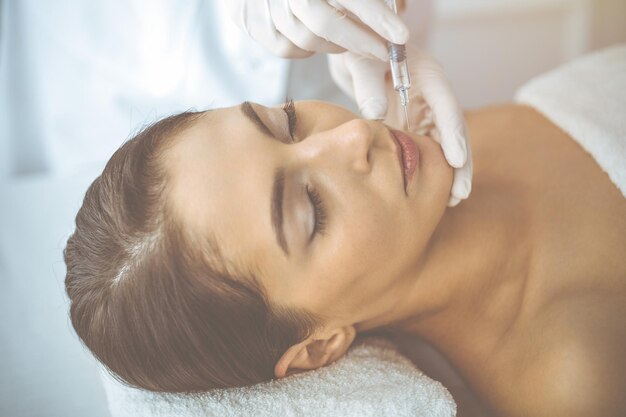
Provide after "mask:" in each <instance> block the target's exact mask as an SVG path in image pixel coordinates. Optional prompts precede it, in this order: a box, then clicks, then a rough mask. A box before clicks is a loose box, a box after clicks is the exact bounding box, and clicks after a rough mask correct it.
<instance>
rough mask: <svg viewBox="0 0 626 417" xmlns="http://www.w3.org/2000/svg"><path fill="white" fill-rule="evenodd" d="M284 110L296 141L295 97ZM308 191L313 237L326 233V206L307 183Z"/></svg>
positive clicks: (293, 138)
mask: <svg viewBox="0 0 626 417" xmlns="http://www.w3.org/2000/svg"><path fill="white" fill-rule="evenodd" d="M283 111H284V112H285V113H286V114H287V121H288V123H289V137H290V138H291V141H292V142H295V141H296V140H295V137H294V132H295V130H296V123H297V120H298V119H297V117H296V106H295V105H294V103H293V99H287V100H286V102H285V104H284V105H283ZM305 188H306V193H307V195H308V196H309V200H310V201H311V204H312V205H313V212H314V214H315V222H314V226H313V233H312V234H311V239H313V237H315V235H317V234H324V233H325V231H326V208H325V207H324V203H323V201H322V197H321V196H320V193H319V192H318V191H317V190H316V189H315V188H313V186H311V185H307V186H306V187H305Z"/></svg>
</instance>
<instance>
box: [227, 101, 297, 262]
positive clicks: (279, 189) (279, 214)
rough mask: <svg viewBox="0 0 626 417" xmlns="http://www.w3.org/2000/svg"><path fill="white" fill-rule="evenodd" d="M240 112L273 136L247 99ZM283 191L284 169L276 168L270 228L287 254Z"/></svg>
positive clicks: (268, 134) (260, 129) (262, 130)
mask: <svg viewBox="0 0 626 417" xmlns="http://www.w3.org/2000/svg"><path fill="white" fill-rule="evenodd" d="M239 108H240V109H241V112H242V113H243V114H244V115H245V116H246V117H247V118H248V119H249V120H250V121H251V122H252V123H254V124H255V126H256V127H257V129H259V131H260V132H261V133H263V134H265V135H267V136H270V137H274V136H273V135H272V133H271V132H270V130H269V129H268V128H267V126H265V124H264V123H263V122H262V121H261V119H260V118H259V115H258V114H256V112H255V111H254V109H253V108H252V105H251V104H250V102H248V101H244V102H243V103H241V106H239ZM284 191H285V170H284V169H282V168H278V169H277V170H276V172H275V173H274V183H273V185H272V200H271V204H270V216H271V218H272V228H273V229H274V234H275V235H276V242H278V246H280V248H281V249H282V250H283V252H284V253H285V255H287V256H289V248H288V247H287V239H285V229H284V228H283V195H284Z"/></svg>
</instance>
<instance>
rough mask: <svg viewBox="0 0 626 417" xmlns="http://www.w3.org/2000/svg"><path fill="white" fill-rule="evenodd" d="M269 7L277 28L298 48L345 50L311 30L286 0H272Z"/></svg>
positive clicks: (330, 50) (329, 51) (330, 51)
mask: <svg viewBox="0 0 626 417" xmlns="http://www.w3.org/2000/svg"><path fill="white" fill-rule="evenodd" d="M269 7H270V14H271V16H272V19H271V20H272V21H273V22H274V25H275V27H276V30H278V31H279V32H280V33H281V34H282V35H283V36H284V37H286V38H287V39H289V40H290V41H291V42H292V43H293V44H295V45H296V46H298V48H300V49H302V50H305V51H311V52H321V53H328V54H336V53H339V52H343V51H344V50H345V49H343V48H341V47H340V46H337V45H335V44H334V43H331V42H328V41H326V40H325V39H323V38H320V37H319V36H317V35H316V34H314V33H313V32H311V31H310V30H309V29H308V28H307V27H306V26H304V25H303V24H302V22H301V21H300V20H299V19H298V18H297V17H296V16H294V15H293V13H292V12H291V9H290V8H289V3H288V2H287V1H286V0H283V1H274V2H270V3H269ZM289 57H290V56H289ZM290 58H291V57H290Z"/></svg>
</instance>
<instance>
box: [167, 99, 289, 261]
mask: <svg viewBox="0 0 626 417" xmlns="http://www.w3.org/2000/svg"><path fill="white" fill-rule="evenodd" d="M271 151H272V143H271V142H270V141H269V140H268V139H267V138H264V137H263V135H261V133H260V132H258V130H257V129H256V128H255V127H254V125H252V123H250V121H248V120H247V119H246V118H245V117H244V116H243V115H242V113H241V111H240V110H239V108H238V107H230V108H226V109H217V110H213V111H210V112H207V113H205V114H204V115H203V116H202V117H200V118H198V120H196V121H195V122H194V123H193V124H192V125H191V126H190V127H189V128H188V129H186V130H185V131H183V132H181V133H180V134H178V135H177V137H176V138H175V140H174V143H173V145H172V146H171V148H170V149H168V150H167V152H166V153H165V156H164V161H165V167H166V172H167V175H168V197H167V198H168V204H169V205H170V206H171V207H172V209H173V210H172V211H173V212H174V215H176V216H177V217H178V220H179V221H180V222H181V223H182V224H183V225H184V227H186V228H187V230H188V231H191V232H192V233H195V234H198V235H200V237H202V236H211V237H214V238H215V239H216V240H217V242H216V243H217V244H218V247H219V248H220V250H221V253H222V255H223V257H224V258H225V259H226V260H227V261H228V262H232V263H235V264H237V265H242V266H243V267H244V268H246V269H251V270H255V271H261V273H263V271H267V270H268V269H269V265H267V263H263V262H262V261H260V260H264V259H280V258H279V257H280V253H279V249H278V246H277V245H276V244H275V243H274V241H272V239H273V232H272V227H271V218H270V198H271V186H272V180H273V168H272V166H273V165H274V161H273V160H272V152H271Z"/></svg>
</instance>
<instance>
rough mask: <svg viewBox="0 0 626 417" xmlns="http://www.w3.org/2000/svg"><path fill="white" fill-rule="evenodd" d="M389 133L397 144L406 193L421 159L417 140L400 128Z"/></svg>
mask: <svg viewBox="0 0 626 417" xmlns="http://www.w3.org/2000/svg"><path fill="white" fill-rule="evenodd" d="M389 133H391V138H392V139H393V142H394V143H395V145H396V151H397V154H398V159H399V161H400V168H401V171H402V179H403V182H404V192H405V193H406V191H407V186H408V184H409V182H411V178H413V174H414V173H415V169H416V168H417V164H418V161H419V154H418V152H417V145H415V142H413V140H412V139H411V138H410V137H408V136H407V135H405V134H404V133H403V132H400V131H399V130H394V129H389Z"/></svg>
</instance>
